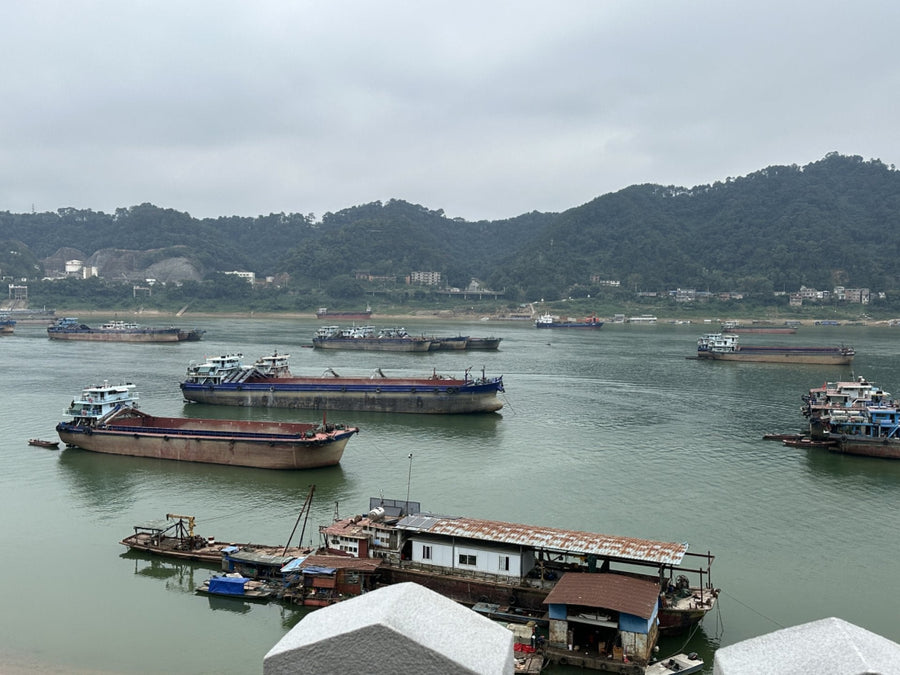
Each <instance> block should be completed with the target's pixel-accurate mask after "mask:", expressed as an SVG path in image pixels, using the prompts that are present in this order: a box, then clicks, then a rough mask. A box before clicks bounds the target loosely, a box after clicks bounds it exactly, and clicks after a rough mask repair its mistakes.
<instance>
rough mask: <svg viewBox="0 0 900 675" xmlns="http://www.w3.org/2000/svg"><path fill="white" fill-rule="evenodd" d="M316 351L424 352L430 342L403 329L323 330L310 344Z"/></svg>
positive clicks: (356, 327)
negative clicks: (376, 330)
mask: <svg viewBox="0 0 900 675" xmlns="http://www.w3.org/2000/svg"><path fill="white" fill-rule="evenodd" d="M312 344H313V347H315V348H316V349H355V350H359V351H367V352H427V351H428V350H429V349H431V338H426V337H414V336H412V335H410V334H409V333H408V332H407V330H406V329H405V328H402V327H397V328H383V329H381V330H379V331H378V332H377V333H376V332H375V327H374V326H353V327H351V328H341V327H340V326H323V327H321V328H319V329H318V330H317V331H316V333H315V335H314V336H313V340H312Z"/></svg>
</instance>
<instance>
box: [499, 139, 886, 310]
mask: <svg viewBox="0 0 900 675" xmlns="http://www.w3.org/2000/svg"><path fill="white" fill-rule="evenodd" d="M898 225H900V174H898V172H897V171H896V170H894V167H887V166H886V165H884V164H883V163H881V162H880V161H877V160H871V161H863V159H862V158H860V157H845V156H840V155H837V154H829V155H828V156H826V157H825V158H824V159H822V160H820V161H818V162H814V163H811V164H808V165H807V166H803V167H799V166H773V167H769V168H767V169H763V170H761V171H758V172H756V173H753V174H750V175H749V176H746V177H744V178H737V179H728V180H727V181H726V182H724V183H715V184H714V185H703V186H698V187H694V188H691V189H685V188H677V187H672V186H669V187H662V186H659V185H638V186H633V187H629V188H626V189H624V190H621V191H620V192H617V193H614V194H609V195H605V196H603V197H599V198H597V199H595V200H593V201H592V202H590V203H588V204H585V205H584V206H580V207H578V208H574V209H571V210H569V211H566V212H564V213H562V214H560V215H559V217H558V218H556V219H555V221H554V222H553V223H552V224H551V225H550V226H549V227H548V228H547V229H546V230H545V231H544V232H543V233H541V235H540V236H538V237H537V238H535V239H534V240H533V241H531V242H530V243H527V244H525V245H524V246H523V247H522V249H521V250H520V251H518V252H517V254H516V256H515V257H514V259H512V260H510V261H509V262H508V264H506V265H504V267H503V268H502V269H498V270H497V272H496V273H495V274H494V275H492V276H491V277H490V283H491V285H492V286H494V287H504V286H507V287H508V286H510V285H521V286H523V287H524V288H525V289H527V290H526V293H527V295H528V296H529V297H560V295H564V294H566V293H569V292H571V291H572V289H573V287H576V288H577V287H581V289H582V290H583V289H584V288H586V287H590V285H591V283H590V279H591V275H599V277H600V278H601V279H616V280H620V281H621V282H622V284H623V286H626V287H627V288H629V289H635V290H636V289H642V290H663V289H674V288H677V287H682V288H686V287H688V288H698V289H709V290H714V291H715V290H742V291H747V292H769V291H772V290H781V289H787V290H796V289H798V288H799V287H800V285H801V284H804V285H807V286H812V287H818V288H829V289H830V288H832V287H833V286H835V285H843V286H852V287H870V288H872V289H873V290H884V289H897V288H900V284H898V250H900V227H898ZM529 279H530V280H532V281H530V282H529Z"/></svg>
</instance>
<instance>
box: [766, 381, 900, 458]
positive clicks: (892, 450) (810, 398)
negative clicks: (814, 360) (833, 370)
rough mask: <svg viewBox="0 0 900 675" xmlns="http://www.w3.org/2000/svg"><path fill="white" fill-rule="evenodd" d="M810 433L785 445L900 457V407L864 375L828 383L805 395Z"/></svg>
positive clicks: (855, 453) (870, 455) (805, 410)
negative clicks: (854, 378)
mask: <svg viewBox="0 0 900 675" xmlns="http://www.w3.org/2000/svg"><path fill="white" fill-rule="evenodd" d="M802 398H803V401H804V406H803V415H804V416H806V417H807V418H808V420H809V434H808V435H807V436H803V437H802V438H799V439H791V440H785V441H784V444H785V445H789V446H792V447H801V448H825V449H827V450H829V451H830V452H835V453H840V454H847V455H860V456H864V457H880V458H883V459H900V406H898V403H897V401H895V400H894V398H893V397H892V396H891V394H890V393H888V392H886V391H884V390H883V389H882V388H881V387H878V386H876V385H874V384H872V383H870V382H868V381H867V380H866V379H865V378H864V377H859V378H857V379H856V380H852V381H847V382H826V383H825V384H824V385H822V386H821V387H813V388H812V389H810V390H809V393H808V394H806V395H804V396H803V397H802Z"/></svg>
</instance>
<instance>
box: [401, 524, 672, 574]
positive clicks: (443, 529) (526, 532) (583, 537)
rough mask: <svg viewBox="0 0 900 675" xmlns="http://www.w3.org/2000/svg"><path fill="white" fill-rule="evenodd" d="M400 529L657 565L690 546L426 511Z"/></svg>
mask: <svg viewBox="0 0 900 675" xmlns="http://www.w3.org/2000/svg"><path fill="white" fill-rule="evenodd" d="M397 529H399V530H406V531H409V532H423V533H424V532H427V533H428V534H437V535H441V536H444V537H466V538H468V539H478V540H481V541H490V542H494V543H504V544H513V545H515V546H527V547H529V548H535V549H548V550H552V551H563V552H565V553H569V554H573V555H591V554H593V555H596V556H599V557H601V558H618V559H621V560H633V561H637V562H640V563H651V564H654V565H680V564H681V561H682V560H683V559H684V555H685V553H686V552H687V548H688V545H687V544H685V543H681V544H679V543H673V542H665V541H653V540H650V539H638V538H635V537H618V536H613V535H608V534H594V533H592V532H581V531H578V530H562V529H559V528H556V527H543V526H540V525H520V524H518V523H506V522H503V521H498V520H479V519H477V518H456V517H450V516H433V515H430V514H424V513H419V514H416V515H412V516H408V517H406V518H404V519H403V520H401V521H400V522H399V523H398V524H397Z"/></svg>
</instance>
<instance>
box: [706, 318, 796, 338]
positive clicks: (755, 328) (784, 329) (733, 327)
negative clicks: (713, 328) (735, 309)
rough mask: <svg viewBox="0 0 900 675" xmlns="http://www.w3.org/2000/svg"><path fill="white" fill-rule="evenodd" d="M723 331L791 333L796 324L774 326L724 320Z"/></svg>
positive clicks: (794, 329)
mask: <svg viewBox="0 0 900 675" xmlns="http://www.w3.org/2000/svg"><path fill="white" fill-rule="evenodd" d="M722 332H723V333H770V334H772V335H792V334H794V333H796V332H797V327H796V326H787V325H785V326H774V325H770V324H751V325H749V326H747V325H745V324H742V323H739V322H737V321H725V322H724V323H723V324H722Z"/></svg>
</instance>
